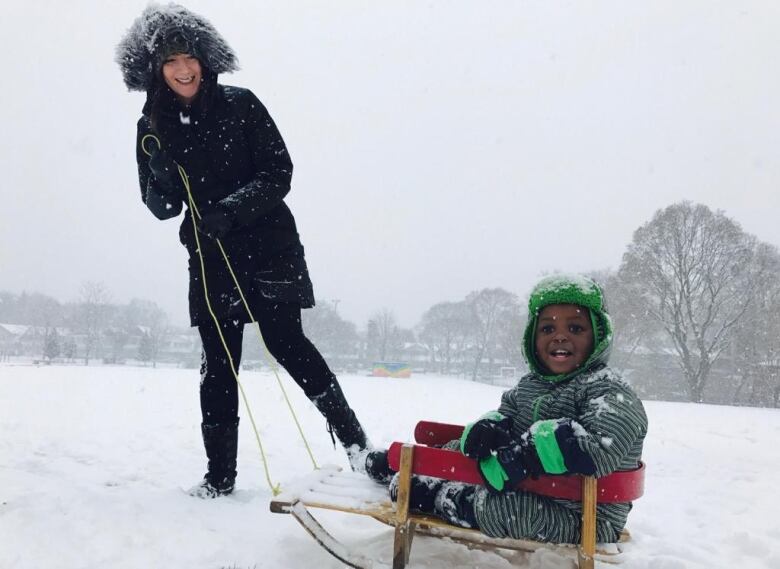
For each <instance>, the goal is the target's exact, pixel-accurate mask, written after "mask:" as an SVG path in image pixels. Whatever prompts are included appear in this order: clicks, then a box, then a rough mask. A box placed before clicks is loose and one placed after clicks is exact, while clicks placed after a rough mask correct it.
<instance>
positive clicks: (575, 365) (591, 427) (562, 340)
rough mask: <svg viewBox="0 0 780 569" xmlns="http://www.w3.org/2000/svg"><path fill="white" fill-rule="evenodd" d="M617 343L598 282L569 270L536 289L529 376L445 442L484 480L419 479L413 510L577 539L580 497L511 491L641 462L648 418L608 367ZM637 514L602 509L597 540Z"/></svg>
mask: <svg viewBox="0 0 780 569" xmlns="http://www.w3.org/2000/svg"><path fill="white" fill-rule="evenodd" d="M611 346H612V321H611V319H610V317H609V314H608V313H607V310H606V306H605V301H604V295H603V292H602V291H601V289H600V288H599V286H598V285H597V284H596V283H595V282H594V281H592V280H591V279H589V278H586V277H581V276H572V275H556V276H552V277H548V278H546V279H544V280H542V281H541V282H540V283H539V284H537V285H536V287H535V288H534V290H533V291H532V292H531V296H530V299H529V302H528V324H527V326H526V329H525V333H524V335H523V355H524V356H525V359H526V361H527V363H528V367H529V369H530V373H528V374H527V375H525V376H524V377H523V378H521V379H520V381H519V382H518V384H517V385H516V386H515V387H514V388H512V389H510V390H509V391H506V392H505V393H504V394H503V395H502V397H501V405H500V406H499V408H498V410H497V411H491V412H489V413H487V414H486V415H483V416H482V417H481V418H480V419H479V420H477V421H476V422H474V423H472V424H470V425H468V426H467V427H466V429H465V430H464V432H463V436H462V437H461V439H460V441H458V442H456V443H454V444H453V443H451V444H449V445H447V446H449V447H453V446H459V447H460V450H461V451H462V452H463V453H464V454H465V455H467V456H469V457H471V458H474V459H476V460H478V461H479V468H480V472H481V474H482V476H483V478H484V480H485V486H472V485H468V484H463V483H460V482H444V481H442V480H441V479H435V478H424V477H423V478H416V479H413V483H412V491H411V503H410V506H411V507H412V508H414V509H417V510H420V511H423V512H425V513H431V514H434V515H437V516H439V517H441V518H443V519H445V520H447V521H448V522H450V523H452V524H456V525H460V526H464V527H471V528H476V529H479V530H481V531H482V532H483V533H485V534H487V535H489V536H491V537H511V538H515V539H521V538H531V539H536V540H540V541H550V542H555V543H577V542H578V541H579V539H580V535H579V528H580V517H581V504H580V503H579V502H572V501H568V500H559V499H553V498H548V497H545V496H540V495H537V494H532V493H529V492H524V491H515V490H514V488H515V487H516V486H517V483H518V482H519V481H521V480H523V479H524V478H525V477H527V476H536V475H539V474H567V473H577V474H586V475H595V476H597V477H601V476H605V475H607V474H610V473H612V472H615V471H619V470H632V469H634V468H636V467H637V466H638V463H639V460H640V458H641V455H642V444H643V441H644V437H645V434H646V432H647V416H646V415H645V411H644V408H643V406H642V402H641V401H640V400H639V398H638V397H637V396H636V394H635V393H634V391H633V390H632V389H631V387H630V386H629V385H628V384H627V383H626V382H624V381H623V380H622V379H621V378H620V376H619V375H618V374H617V373H616V372H615V371H614V370H612V369H610V368H609V367H608V366H607V360H608V358H609V352H610V349H611ZM394 486H396V483H395V481H394V484H393V485H391V495H392V494H393V493H394ZM630 510H631V503H611V504H601V505H599V506H598V517H597V528H596V532H597V539H598V541H600V542H614V541H617V540H618V538H619V536H620V532H621V530H622V529H623V527H624V526H625V523H626V518H627V516H628V513H629V511H630Z"/></svg>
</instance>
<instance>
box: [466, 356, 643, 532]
mask: <svg viewBox="0 0 780 569" xmlns="http://www.w3.org/2000/svg"><path fill="white" fill-rule="evenodd" d="M498 411H499V412H500V413H501V414H502V415H505V416H508V417H511V419H512V434H513V436H514V438H516V439H518V440H519V439H520V437H521V435H522V434H523V433H525V432H526V431H528V429H530V428H531V426H532V425H533V424H534V423H535V422H537V421H540V420H546V419H560V418H568V419H573V420H574V421H576V422H577V423H579V424H580V425H581V426H582V427H584V429H585V431H587V433H583V434H582V436H578V437H577V438H578V442H579V444H580V448H581V449H582V450H584V451H585V452H587V453H588V454H589V455H590V456H591V458H592V459H593V462H594V463H595V464H596V476H597V477H601V476H604V475H606V474H610V473H611V472H614V471H616V470H631V469H633V468H636V466H637V465H638V461H639V460H640V458H641V455H642V442H643V440H644V437H645V434H646V432H647V416H646V415H645V410H644V407H643V406H642V402H641V401H640V400H639V398H638V397H637V395H636V394H635V393H634V391H633V390H632V389H631V387H630V386H629V385H628V384H627V383H625V382H624V381H623V380H622V379H621V378H620V376H619V375H618V374H617V373H616V372H614V371H613V370H611V369H610V368H609V367H607V366H599V367H598V369H595V370H590V371H584V372H583V373H581V374H578V375H575V376H574V377H572V378H570V379H567V380H565V381H561V382H559V383H555V382H551V381H549V380H545V379H543V378H542V377H540V376H539V375H537V374H534V373H531V374H528V375H526V376H524V377H523V378H522V379H521V380H520V381H519V383H518V384H517V386H515V387H514V388H512V389H510V390H509V391H506V392H505V393H504V394H503V396H502V398H501V406H500V407H499V409H498ZM630 510H631V503H619V504H603V505H599V506H598V516H597V536H596V537H597V539H598V541H599V542H603V543H608V542H615V541H617V539H618V538H619V536H620V531H621V530H622V529H623V527H624V526H625V523H626V518H627V516H628V512H629V511H630ZM475 513H476V517H477V521H478V522H479V528H480V530H481V531H482V532H484V533H485V534H487V535H489V536H491V537H512V538H516V539H519V538H531V539H536V540H540V541H550V542H556V543H577V542H578V541H579V539H580V531H579V526H580V518H581V515H582V509H581V505H580V503H578V502H571V501H568V500H557V499H553V498H547V497H544V496H539V495H536V494H530V493H527V492H509V493H505V494H491V493H489V492H488V490H487V489H486V488H484V487H479V489H478V490H477V495H476V499H475Z"/></svg>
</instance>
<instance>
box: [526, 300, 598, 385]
mask: <svg viewBox="0 0 780 569" xmlns="http://www.w3.org/2000/svg"><path fill="white" fill-rule="evenodd" d="M535 344H536V345H535V347H536V357H537V359H538V361H539V363H541V364H542V365H543V366H544V367H545V368H547V371H549V372H550V373H551V374H553V375H561V374H566V373H570V372H572V371H574V370H575V369H577V368H578V367H579V366H581V365H582V364H583V363H584V362H585V360H587V359H588V356H590V354H591V352H592V351H593V327H592V326H591V324H590V314H589V312H588V309H587V308H583V307H582V306H577V305H576V304H551V305H549V306H545V307H544V308H543V309H542V311H541V312H540V313H539V318H538V320H537V322H536V342H535Z"/></svg>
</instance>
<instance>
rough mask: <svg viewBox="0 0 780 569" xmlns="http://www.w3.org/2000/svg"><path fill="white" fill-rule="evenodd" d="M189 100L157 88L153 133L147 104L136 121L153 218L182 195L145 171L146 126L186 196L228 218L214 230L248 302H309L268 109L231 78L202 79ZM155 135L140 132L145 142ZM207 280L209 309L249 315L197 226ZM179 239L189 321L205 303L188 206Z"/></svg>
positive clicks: (286, 167)
mask: <svg viewBox="0 0 780 569" xmlns="http://www.w3.org/2000/svg"><path fill="white" fill-rule="evenodd" d="M206 81H207V83H206V84H204V86H203V88H202V91H201V93H200V94H199V95H198V98H197V99H196V101H195V104H193V107H192V108H184V107H182V106H181V105H180V104H179V103H178V101H177V100H176V98H175V96H174V95H173V93H172V92H170V91H169V90H167V89H166V93H165V94H164V96H163V97H162V99H161V101H162V103H161V104H160V106H159V112H158V113H157V118H156V122H157V124H156V125H155V128H154V132H153V130H152V126H151V121H150V106H151V105H150V104H149V103H147V105H146V106H145V107H144V112H143V116H142V117H141V119H140V120H139V121H138V139H137V144H136V158H137V161H138V180H139V183H140V187H141V198H142V199H143V201H144V203H145V204H146V205H147V207H148V208H149V209H150V210H151V211H152V213H154V215H155V216H156V217H158V218H159V219H169V218H171V217H176V216H177V215H179V213H180V212H181V210H182V206H183V204H184V203H186V201H184V202H183V200H186V193H185V192H184V186H183V183H180V182H179V181H178V178H179V176H178V174H176V178H177V180H176V181H177V184H178V186H179V187H180V189H181V192H182V193H181V194H180V195H177V196H176V197H170V195H169V194H168V195H167V194H166V192H165V191H164V190H163V189H161V187H160V185H159V182H158V181H157V180H156V179H155V177H154V176H153V175H152V173H151V172H150V170H149V164H148V163H149V157H148V156H147V155H146V153H145V152H144V151H143V149H142V147H141V142H142V139H143V137H144V136H145V135H146V134H155V135H156V136H157V137H158V138H159V139H160V142H161V144H162V149H163V150H164V151H165V152H166V153H167V154H168V156H170V157H171V158H172V159H173V160H175V161H176V162H177V163H178V164H179V165H181V166H182V167H183V168H184V170H185V171H186V173H187V176H188V178H189V183H190V188H191V191H192V195H193V198H194V200H195V205H196V206H197V208H198V210H199V211H200V213H201V214H204V213H206V212H208V211H209V209H210V208H214V207H215V206H216V205H217V204H219V206H221V207H224V208H227V209H228V210H230V212H232V214H233V215H234V218H235V223H234V226H233V228H232V229H231V230H230V231H229V232H228V233H227V235H225V237H223V238H222V239H221V242H222V245H223V247H224V248H225V251H226V252H227V255H228V258H229V259H230V263H231V265H232V267H233V271H234V273H235V274H236V276H237V278H238V280H239V283H240V285H241V288H242V289H243V291H244V294H245V295H246V296H247V300H248V301H249V304H250V308H251V307H253V306H258V305H260V304H261V303H269V302H271V303H276V302H286V303H296V304H299V305H300V306H301V307H302V308H310V307H312V306H314V293H313V289H312V283H311V280H310V279H309V274H308V270H307V267H306V261H305V259H304V249H303V245H302V244H301V241H300V237H299V236H298V231H297V228H296V226H295V220H294V218H293V216H292V213H291V212H290V209H289V208H288V207H287V205H286V204H285V203H284V201H283V199H284V197H285V196H286V195H287V193H288V192H289V191H290V180H291V178H292V162H291V160H290V157H289V155H288V153H287V148H286V147H285V144H284V141H283V140H282V137H281V135H280V134H279V131H278V130H277V128H276V125H275V124H274V122H273V120H272V119H271V117H270V115H269V114H268V111H267V110H266V109H265V107H264V106H263V105H262V103H261V102H260V101H259V100H258V99H257V97H255V95H254V94H253V93H252V92H251V91H249V90H247V89H241V88H238V87H229V86H223V85H219V84H217V82H216V77H213V76H212V77H211V78H210V79H209V78H207V79H206ZM152 144H155V142H154V141H153V140H149V139H147V140H146V146H147V149H148V148H149V147H150V145H152ZM199 237H200V243H201V249H202V252H203V259H204V262H205V272H206V283H205V285H206V286H207V288H208V296H209V300H210V301H211V306H212V309H213V310H214V313H215V315H216V316H217V318H218V319H220V320H225V319H228V318H231V319H235V320H240V321H243V322H249V321H250V318H249V315H248V314H247V313H246V309H245V308H244V306H243V303H242V301H241V298H240V295H239V293H238V290H237V289H236V287H235V284H234V283H233V279H232V277H231V276H230V273H229V271H228V269H227V267H226V264H225V261H224V259H223V257H222V254H221V253H220V251H219V249H218V247H217V246H216V242H215V241H213V240H211V239H209V238H208V237H205V236H204V235H202V234H199ZM179 238H180V240H181V242H182V244H184V246H185V247H186V248H187V251H188V252H189V255H190V259H189V271H190V284H189V308H190V321H191V324H192V325H193V326H198V325H200V324H203V323H205V322H210V321H211V315H210V314H209V311H208V308H207V306H206V302H205V296H204V283H203V279H202V277H201V267H200V259H199V256H198V253H197V245H196V242H195V234H194V229H193V224H192V220H191V218H190V213H189V209H188V210H187V212H186V213H185V217H184V220H183V221H182V224H181V227H180V230H179Z"/></svg>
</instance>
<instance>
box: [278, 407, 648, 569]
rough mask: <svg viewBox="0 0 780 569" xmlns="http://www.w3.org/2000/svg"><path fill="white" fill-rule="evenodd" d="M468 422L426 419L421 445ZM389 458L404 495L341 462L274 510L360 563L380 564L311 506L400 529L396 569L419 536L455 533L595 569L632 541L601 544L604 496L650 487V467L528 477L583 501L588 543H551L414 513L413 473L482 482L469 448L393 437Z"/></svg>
mask: <svg viewBox="0 0 780 569" xmlns="http://www.w3.org/2000/svg"><path fill="white" fill-rule="evenodd" d="M462 430H463V427H462V426H459V425H446V424H442V423H430V422H425V421H423V422H420V423H418V425H417V428H416V429H415V440H416V441H417V442H418V443H425V444H429V445H440V444H443V443H445V442H447V441H450V440H453V439H456V438H458V437H459V436H460V433H461V432H462ZM388 459H389V462H390V466H391V467H392V468H393V469H394V470H397V471H398V472H400V477H399V486H398V501H397V503H396V504H393V503H392V502H390V500H389V497H388V492H387V488H385V487H383V486H381V485H379V484H376V483H374V482H372V481H370V480H369V479H368V478H367V477H366V476H364V475H360V474H355V473H352V472H342V471H341V470H340V469H338V468H336V467H330V468H323V469H320V470H317V471H315V472H313V473H312V474H311V475H309V476H308V477H306V478H305V479H304V480H302V481H300V482H299V483H298V484H296V485H295V486H294V487H293V488H291V489H290V490H288V491H286V492H285V493H283V494H282V495H280V496H278V497H276V498H275V499H274V500H272V501H271V511H272V512H274V513H283V514H291V515H292V516H293V517H294V518H295V519H296V520H298V522H299V523H300V524H301V525H302V526H303V527H304V528H305V529H306V531H308V532H309V534H310V535H311V536H312V537H314V539H315V540H316V541H317V542H318V543H319V544H320V545H321V546H322V547H323V548H324V549H326V550H327V551H328V552H329V553H331V554H332V555H333V556H334V557H336V558H337V559H339V560H340V561H341V562H342V563H344V564H345V565H347V566H349V567H354V568H356V569H371V568H376V567H377V563H376V562H375V561H374V560H372V559H370V558H367V557H365V556H363V555H360V554H358V553H355V552H352V551H350V550H349V549H348V548H347V547H345V546H344V545H343V544H341V543H340V542H339V541H338V540H336V539H335V538H334V537H333V536H331V535H330V534H329V533H328V532H327V531H326V530H325V528H323V527H322V526H321V525H320V523H319V522H318V521H317V520H316V519H315V518H314V516H313V515H312V513H311V511H310V510H311V509H315V508H320V509H326V510H334V511H340V512H345V513H351V514H360V515H364V516H369V517H372V518H374V519H375V520H378V521H380V522H382V523H385V524H388V525H390V526H392V527H394V528H395V536H394V541H393V561H392V567H393V569H404V567H405V566H406V564H407V563H408V561H409V553H410V551H411V545H412V540H413V538H414V535H415V534H422V535H427V536H433V537H440V538H441V537H443V538H448V539H450V540H452V541H456V542H458V543H463V544H465V545H466V546H468V547H469V548H474V549H482V550H489V551H495V552H497V553H499V552H500V551H502V550H509V551H535V550H537V549H539V548H542V547H550V546H553V547H555V548H560V549H561V551H565V552H570V553H571V554H572V555H576V557H577V562H578V566H579V568H580V569H593V568H594V564H595V560H596V559H598V560H599V561H604V562H607V563H619V562H620V561H621V555H620V554H621V553H622V549H621V547H620V544H621V543H624V542H625V541H628V539H629V535H628V532H627V531H624V532H623V535H621V539H620V542H619V543H618V544H603V545H597V544H596V504H597V502H627V501H632V500H634V499H636V498H639V497H640V496H641V495H642V493H643V491H644V465H641V466H640V467H639V468H638V469H636V470H635V471H631V472H618V473H614V474H611V475H609V476H605V477H603V478H600V479H598V480H597V479H596V478H594V477H592V476H587V477H586V476H578V475H567V476H543V477H540V479H539V480H527V481H524V482H523V483H521V484H520V485H519V489H523V490H527V491H531V492H536V493H539V494H543V495H548V496H550V495H551V496H552V497H556V498H564V499H568V500H577V501H582V503H583V507H582V528H581V534H582V541H581V543H580V544H579V547H577V546H575V545H573V544H549V543H543V542H539V541H534V540H530V539H528V540H526V539H496V538H490V537H488V536H486V535H484V534H483V533H481V532H480V531H478V530H473V529H465V528H461V527H457V526H452V525H450V524H448V523H446V522H444V521H443V520H440V519H439V518H436V517H432V516H425V515H421V514H417V513H414V512H410V511H409V492H410V486H411V478H412V474H421V475H426V476H438V477H440V478H446V479H449V480H458V481H463V482H469V483H481V477H480V475H479V473H478V471H477V468H476V463H475V461H473V460H471V459H469V458H467V457H465V456H463V455H462V454H461V453H459V452H456V451H450V450H443V449H439V448H435V447H429V446H421V445H411V444H403V443H393V444H392V445H391V447H390V451H389V455H388Z"/></svg>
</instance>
